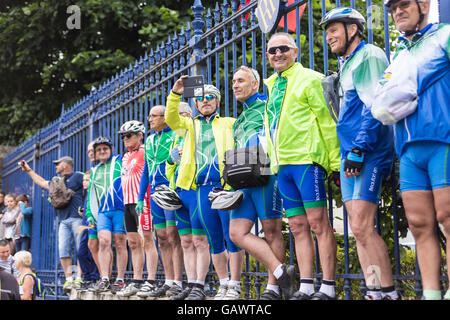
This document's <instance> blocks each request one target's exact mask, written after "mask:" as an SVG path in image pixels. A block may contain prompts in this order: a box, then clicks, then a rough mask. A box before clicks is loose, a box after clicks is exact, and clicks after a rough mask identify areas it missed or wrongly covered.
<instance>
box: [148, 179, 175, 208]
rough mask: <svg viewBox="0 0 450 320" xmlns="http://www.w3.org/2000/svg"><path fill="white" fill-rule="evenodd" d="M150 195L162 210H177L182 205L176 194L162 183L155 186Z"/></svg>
mask: <svg viewBox="0 0 450 320" xmlns="http://www.w3.org/2000/svg"><path fill="white" fill-rule="evenodd" d="M151 197H152V199H153V201H155V202H156V204H157V205H158V206H159V207H160V208H162V209H164V210H177V209H180V208H181V206H182V203H181V199H180V197H179V196H178V194H177V193H176V192H175V191H174V190H172V189H170V188H169V187H168V186H166V185H164V184H161V185H159V186H156V187H155V192H153V194H152V195H151Z"/></svg>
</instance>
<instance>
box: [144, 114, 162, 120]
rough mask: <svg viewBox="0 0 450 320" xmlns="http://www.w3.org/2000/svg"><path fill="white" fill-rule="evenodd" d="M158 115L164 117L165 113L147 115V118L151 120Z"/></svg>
mask: <svg viewBox="0 0 450 320" xmlns="http://www.w3.org/2000/svg"><path fill="white" fill-rule="evenodd" d="M157 117H164V115H163V114H150V115H149V116H148V117H147V120H148V121H150V119H151V118H157Z"/></svg>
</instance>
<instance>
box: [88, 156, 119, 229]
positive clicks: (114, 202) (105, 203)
mask: <svg viewBox="0 0 450 320" xmlns="http://www.w3.org/2000/svg"><path fill="white" fill-rule="evenodd" d="M121 169H122V158H121V156H120V155H117V156H111V157H110V159H109V160H108V161H107V162H106V163H105V164H103V163H101V162H100V163H99V164H97V165H96V166H95V167H94V168H92V170H91V176H90V178H89V180H90V183H89V190H88V201H87V207H86V217H87V219H88V221H89V222H90V223H91V224H95V221H96V220H97V218H98V214H99V213H102V212H109V211H123V210H124V205H123V192H122V184H121V177H120V174H121Z"/></svg>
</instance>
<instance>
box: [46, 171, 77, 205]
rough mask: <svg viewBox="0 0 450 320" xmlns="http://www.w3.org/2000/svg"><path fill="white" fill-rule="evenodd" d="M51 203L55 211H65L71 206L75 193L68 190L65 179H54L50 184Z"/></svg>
mask: <svg viewBox="0 0 450 320" xmlns="http://www.w3.org/2000/svg"><path fill="white" fill-rule="evenodd" d="M49 192H50V201H51V203H52V206H53V207H54V208H55V209H64V208H65V207H67V206H68V205H69V202H70V199H72V196H73V195H74V193H75V191H73V190H72V189H69V188H67V186H66V182H65V178H62V177H53V178H52V180H51V181H50V183H49Z"/></svg>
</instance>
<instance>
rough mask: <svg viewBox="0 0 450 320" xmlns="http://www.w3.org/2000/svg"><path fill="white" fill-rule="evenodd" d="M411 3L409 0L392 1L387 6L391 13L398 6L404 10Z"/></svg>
mask: <svg viewBox="0 0 450 320" xmlns="http://www.w3.org/2000/svg"><path fill="white" fill-rule="evenodd" d="M410 5H411V0H406V1H400V2H399V3H394V4H392V5H391V6H390V7H389V8H388V12H389V14H393V13H394V12H396V11H397V9H398V8H400V9H402V10H405V9H406V8H408V7H409V6H410Z"/></svg>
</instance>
